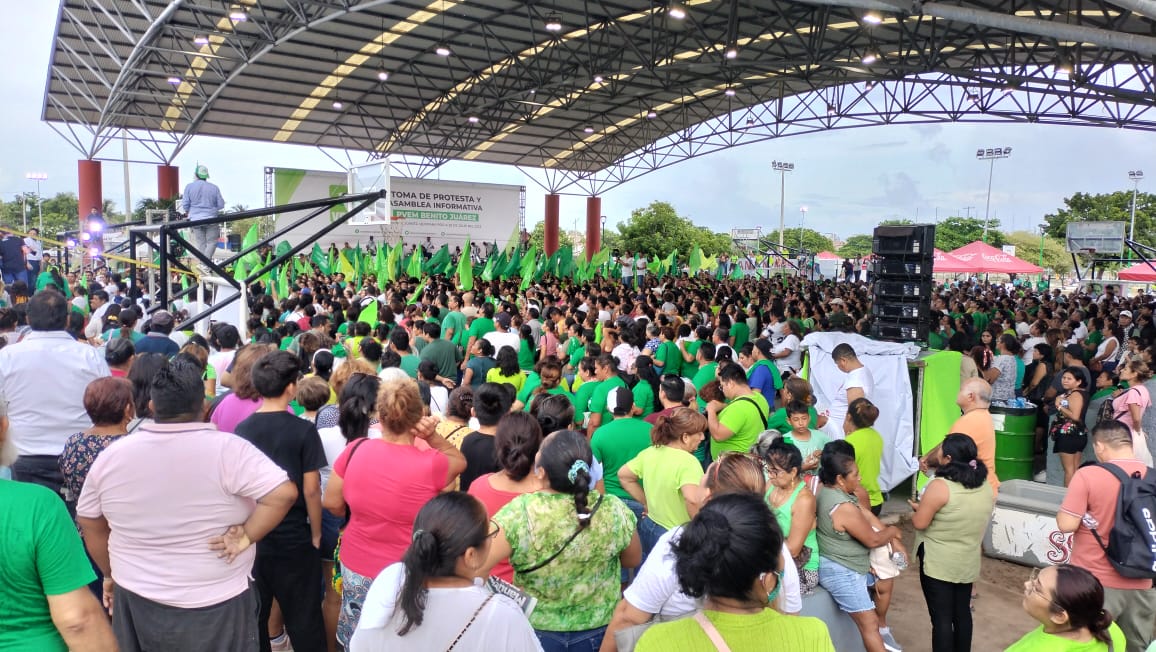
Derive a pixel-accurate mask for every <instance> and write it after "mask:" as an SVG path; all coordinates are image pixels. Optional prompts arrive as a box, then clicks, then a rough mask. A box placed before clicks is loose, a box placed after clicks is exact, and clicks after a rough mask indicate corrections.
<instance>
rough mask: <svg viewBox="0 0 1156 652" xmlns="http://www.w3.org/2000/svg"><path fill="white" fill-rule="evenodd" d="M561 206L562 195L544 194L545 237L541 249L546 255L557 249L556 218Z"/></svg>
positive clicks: (550, 254) (551, 254)
mask: <svg viewBox="0 0 1156 652" xmlns="http://www.w3.org/2000/svg"><path fill="white" fill-rule="evenodd" d="M561 206H562V197H561V196H559V195H553V194H551V195H546V234H545V235H546V237H545V242H544V244H543V247H542V248H543V249H545V251H546V255H547V256H553V255H554V252H555V251H558V219H559V217H558V216H559V213H560V211H561Z"/></svg>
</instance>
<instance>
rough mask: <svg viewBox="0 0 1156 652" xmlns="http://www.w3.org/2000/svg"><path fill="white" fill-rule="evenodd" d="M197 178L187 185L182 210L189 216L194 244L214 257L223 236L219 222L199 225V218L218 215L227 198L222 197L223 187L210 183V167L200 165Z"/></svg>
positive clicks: (182, 197)
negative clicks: (218, 241)
mask: <svg viewBox="0 0 1156 652" xmlns="http://www.w3.org/2000/svg"><path fill="white" fill-rule="evenodd" d="M196 175H197V180H196V181H194V182H192V183H190V184H189V185H188V186H186V187H185V194H184V195H182V196H181V212H182V213H184V214H185V216H186V217H188V218H189V222H190V223H191V225H192V231H193V246H194V247H196V249H197V251H199V252H201V253H202V254H204V255H205V256H206V257H208V258H212V257H213V252H214V251H216V250H217V240H219V239H220V237H221V226H220V225H219V224H204V225H198V224H197V221H198V220H205V219H210V218H214V217H216V216H217V215H218V214H219V213H220V212H221V209H223V208H224V207H225V199H224V198H223V197H221V189H220V188H218V187H217V185H216V184H214V183H210V182H209V181H208V179H209V168H207V167H205V166H203V165H198V166H197V170H196Z"/></svg>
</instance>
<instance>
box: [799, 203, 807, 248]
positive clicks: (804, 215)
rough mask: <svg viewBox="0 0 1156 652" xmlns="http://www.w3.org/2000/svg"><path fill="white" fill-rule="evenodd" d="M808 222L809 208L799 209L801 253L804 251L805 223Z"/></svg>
mask: <svg viewBox="0 0 1156 652" xmlns="http://www.w3.org/2000/svg"><path fill="white" fill-rule="evenodd" d="M806 221H807V207H806V206H800V207H799V251H800V252H801V251H802V250H803V223H804V222H806Z"/></svg>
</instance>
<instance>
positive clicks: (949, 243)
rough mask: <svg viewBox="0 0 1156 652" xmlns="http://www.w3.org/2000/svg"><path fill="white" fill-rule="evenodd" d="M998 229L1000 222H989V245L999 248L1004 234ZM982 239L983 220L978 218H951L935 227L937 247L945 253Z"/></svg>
mask: <svg viewBox="0 0 1156 652" xmlns="http://www.w3.org/2000/svg"><path fill="white" fill-rule="evenodd" d="M998 229H999V221H998V220H989V221H988V224H987V243H988V244H989V245H991V246H993V247H997V248H998V247H1001V246H1003V243H1004V237H1003V233H1000V232H999V230H998ZM982 239H983V220H982V219H980V218H978V217H949V218H947V219H945V220H942V221H941V222H939V224H936V225H935V246H936V247H937V248H939V249H942V250H944V251H952V250H954V249H959V248H960V247H962V246H964V245H969V244H971V243H973V242H975V241H976V240H982Z"/></svg>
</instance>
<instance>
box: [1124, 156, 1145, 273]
mask: <svg viewBox="0 0 1156 652" xmlns="http://www.w3.org/2000/svg"><path fill="white" fill-rule="evenodd" d="M1128 178H1129V179H1131V180H1132V226H1131V227H1129V229H1128V239H1129V240H1132V241H1133V242H1135V241H1136V193H1137V192H1139V191H1140V182H1141V181H1143V180H1144V171H1143V170H1128ZM1131 259H1132V248H1131V247H1128V260H1131Z"/></svg>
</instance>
